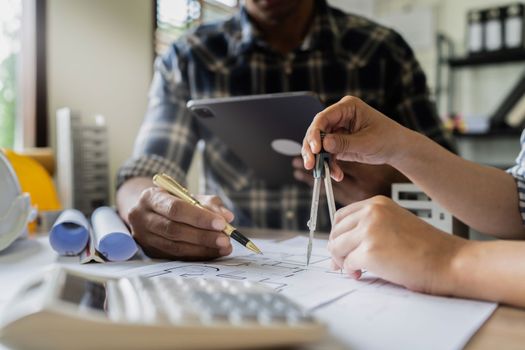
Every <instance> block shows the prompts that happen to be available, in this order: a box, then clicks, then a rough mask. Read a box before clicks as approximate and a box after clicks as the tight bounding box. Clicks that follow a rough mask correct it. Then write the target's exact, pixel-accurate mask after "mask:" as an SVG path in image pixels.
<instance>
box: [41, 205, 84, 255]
mask: <svg viewBox="0 0 525 350" xmlns="http://www.w3.org/2000/svg"><path fill="white" fill-rule="evenodd" d="M88 241H89V223H88V221H87V219H86V217H85V216H84V214H82V213H81V212H80V211H78V210H76V209H66V210H64V211H63V212H62V214H60V216H59V217H58V218H57V220H56V221H55V224H54V225H53V227H52V228H51V232H50V233H49V243H50V244H51V247H52V248H53V249H54V250H55V251H56V252H57V253H58V254H60V255H77V254H80V253H81V252H82V251H83V250H84V248H86V245H87V243H88Z"/></svg>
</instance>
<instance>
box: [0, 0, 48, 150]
mask: <svg viewBox="0 0 525 350" xmlns="http://www.w3.org/2000/svg"><path fill="white" fill-rule="evenodd" d="M45 5H46V0H0V147H7V148H17V149H21V148H25V147H34V146H37V147H45V146H47V144H48V140H47V91H46V74H45V73H46V60H45Z"/></svg>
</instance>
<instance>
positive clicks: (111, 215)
mask: <svg viewBox="0 0 525 350" xmlns="http://www.w3.org/2000/svg"><path fill="white" fill-rule="evenodd" d="M91 224H92V225H93V236H94V240H95V249H96V250H97V251H98V252H99V253H100V254H102V255H103V256H104V257H105V258H106V259H107V260H109V261H125V260H128V259H130V258H131V257H132V256H133V255H135V253H136V252H137V244H136V243H135V240H134V239H133V237H132V236H131V233H130V232H129V230H128V228H127V227H126V225H124V222H122V220H121V219H120V217H119V216H118V214H117V213H116V212H115V211H114V210H113V209H111V208H109V207H100V208H97V209H96V210H95V211H94V212H93V214H92V215H91Z"/></svg>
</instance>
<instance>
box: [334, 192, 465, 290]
mask: <svg viewBox="0 0 525 350" xmlns="http://www.w3.org/2000/svg"><path fill="white" fill-rule="evenodd" d="M467 243H468V241H466V240H463V239H460V238H458V237H455V236H452V235H449V234H446V233H444V232H442V231H440V230H438V229H436V228H435V227H433V226H431V225H429V224H427V223H426V222H424V221H423V220H421V219H419V218H418V217H416V216H415V215H413V214H412V213H410V212H409V211H407V210H405V209H403V208H401V207H400V206H399V205H397V204H396V203H394V202H393V201H392V200H391V199H389V198H386V197H383V196H377V197H373V198H370V199H368V200H365V201H362V202H357V203H354V204H351V205H349V206H346V207H344V208H342V209H340V210H338V211H337V213H336V215H335V224H334V227H333V228H332V232H331V233H330V240H329V243H328V250H329V251H330V253H331V254H332V263H333V267H334V269H340V268H344V269H345V270H346V272H347V273H348V274H349V275H350V276H353V277H355V278H359V277H360V276H361V270H367V271H370V272H371V273H373V274H374V275H377V276H379V277H381V278H383V279H385V280H388V281H391V282H393V283H397V284H400V285H403V286H405V287H407V288H409V289H411V290H415V291H420V292H426V293H432V294H449V293H451V292H452V285H453V283H454V282H455V281H454V280H453V277H452V275H453V273H452V272H451V271H452V264H453V262H454V257H455V256H456V254H458V252H459V250H460V249H461V248H462V247H463V246H464V245H465V244H467Z"/></svg>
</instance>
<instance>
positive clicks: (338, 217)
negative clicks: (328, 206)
mask: <svg viewBox="0 0 525 350" xmlns="http://www.w3.org/2000/svg"><path fill="white" fill-rule="evenodd" d="M363 202H364V201H361V202H355V203H352V204H349V205H347V206H345V207H342V208H341V209H339V210H337V211H336V212H335V216H334V226H336V225H337V224H339V223H340V222H341V221H342V220H344V218H346V217H347V216H349V215H352V214H353V213H356V212H357V211H358V210H359V209H361V208H362V207H363V206H364V203H363Z"/></svg>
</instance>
